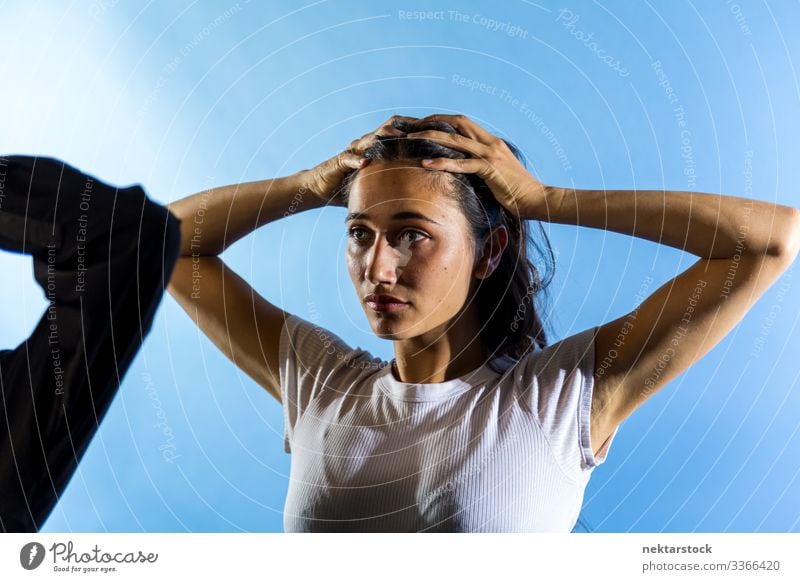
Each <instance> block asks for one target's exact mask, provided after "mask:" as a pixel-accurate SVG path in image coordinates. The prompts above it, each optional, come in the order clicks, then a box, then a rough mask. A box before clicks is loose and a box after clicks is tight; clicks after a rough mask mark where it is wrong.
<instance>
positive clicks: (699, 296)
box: [408, 115, 800, 453]
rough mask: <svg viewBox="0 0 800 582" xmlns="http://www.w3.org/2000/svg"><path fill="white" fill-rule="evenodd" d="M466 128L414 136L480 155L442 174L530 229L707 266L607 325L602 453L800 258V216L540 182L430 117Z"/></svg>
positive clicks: (598, 433) (599, 345) (700, 198)
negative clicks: (476, 183)
mask: <svg viewBox="0 0 800 582" xmlns="http://www.w3.org/2000/svg"><path fill="white" fill-rule="evenodd" d="M424 119H426V120H427V119H440V120H443V121H447V122H448V123H450V124H451V125H453V126H454V127H456V129H458V131H459V135H451V134H447V133H443V132H438V131H422V132H418V133H412V134H409V135H408V137H409V138H426V139H434V140H441V141H442V142H444V143H445V144H446V145H448V146H450V147H455V148H456V149H461V150H463V151H465V152H467V153H470V154H472V155H473V157H471V158H467V159H464V160H450V159H445V158H442V159H435V160H433V161H432V163H430V164H428V165H427V166H428V167H429V168H431V169H432V170H444V171H451V172H459V173H475V174H477V175H479V176H480V177H481V178H483V179H484V180H485V181H486V183H487V185H488V186H489V188H491V190H492V192H493V194H494V195H495V197H496V198H497V200H498V201H499V202H500V203H501V204H502V205H503V206H504V207H506V208H507V209H508V210H509V211H511V212H516V213H519V214H520V215H521V216H523V217H524V218H527V219H531V220H541V221H547V222H559V223H564V224H574V225H576V226H589V227H592V228H601V229H605V230H611V231H614V232H619V233H623V234H631V235H633V236H638V237H641V238H645V239H648V240H651V241H655V242H659V243H663V244H666V245H670V246H673V247H676V248H679V249H682V250H685V251H688V252H690V253H693V254H695V255H697V256H699V257H701V258H700V259H699V260H698V261H697V262H696V263H695V264H694V265H692V266H691V267H690V268H688V269H687V270H686V271H684V272H683V273H681V274H680V275H678V276H677V277H675V278H674V279H672V280H670V281H668V282H667V283H665V284H664V285H662V286H661V287H660V288H659V289H657V290H656V291H655V292H654V293H653V294H652V295H651V296H650V297H648V298H647V299H646V300H645V301H643V302H642V304H641V305H640V306H639V307H638V308H637V309H634V310H633V311H631V312H630V313H628V314H626V315H624V316H622V317H620V318H618V319H616V320H614V321H611V322H609V323H606V324H605V325H602V326H601V327H600V328H599V331H598V333H597V336H596V338H595V355H596V358H595V361H596V364H597V365H596V368H595V388H594V391H593V395H592V418H591V427H592V429H591V433H592V434H591V440H592V450H593V451H594V452H595V453H596V452H597V451H598V450H599V449H600V448H601V447H602V445H603V443H604V442H605V441H606V439H607V438H608V437H609V436H610V435H611V434H612V433H613V431H614V429H615V428H616V427H617V426H618V425H619V423H621V422H622V421H623V420H624V419H625V418H627V416H628V415H630V414H631V412H633V410H635V409H636V408H637V407H638V406H640V405H641V404H642V403H643V402H644V401H645V400H646V399H647V398H649V397H650V396H652V394H653V393H654V392H655V391H656V390H658V389H659V388H661V387H662V386H664V385H665V384H666V383H667V382H669V381H670V380H671V379H672V378H674V377H675V376H677V375H678V374H680V373H681V372H683V371H684V370H686V369H687V368H688V367H689V366H691V365H692V364H693V363H695V362H696V361H698V360H699V359H700V358H702V357H703V356H704V355H705V354H706V353H707V352H708V351H709V350H710V349H711V348H712V347H714V346H715V345H716V344H717V343H718V342H719V341H720V340H722V338H723V337H724V336H725V335H726V334H727V333H728V332H729V331H730V330H731V329H732V328H733V327H734V326H735V325H736V324H737V323H738V322H739V321H740V320H741V319H742V318H743V317H744V315H745V314H746V313H747V311H748V310H749V309H750V308H751V307H752V305H753V303H755V301H756V300H757V299H758V298H759V297H760V296H761V295H762V294H763V293H764V292H765V291H766V290H767V289H768V288H769V287H770V285H772V284H773V283H774V282H775V281H776V280H777V279H778V277H780V276H781V274H782V273H783V272H784V271H785V270H786V269H787V268H788V266H789V265H790V264H791V263H792V262H793V261H794V259H795V257H796V256H797V253H798V248H800V211H798V210H797V209H796V208H792V207H789V206H782V205H778V204H771V203H769V202H761V201H757V200H749V199H746V198H737V197H734V196H724V195H718V194H704V193H698V192H671V191H666V192H665V191H661V190H638V191H637V190H623V191H618V190H614V191H609V190H574V189H566V188H558V187H552V186H547V185H544V184H542V183H541V182H539V180H537V179H536V178H535V177H534V176H532V175H531V174H530V173H529V172H528V171H527V169H526V168H525V167H524V166H523V165H522V164H521V163H520V162H519V160H517V159H516V158H515V157H514V155H513V154H512V153H511V151H510V150H509V148H508V147H507V145H506V144H505V143H504V142H503V140H502V139H500V138H499V137H496V136H494V135H492V134H491V133H489V132H488V131H486V130H485V129H483V128H482V127H481V126H480V125H478V124H476V123H475V122H473V121H472V120H470V119H469V118H467V117H466V116H464V115H431V116H429V117H426V118H424Z"/></svg>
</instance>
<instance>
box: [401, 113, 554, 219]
mask: <svg viewBox="0 0 800 582" xmlns="http://www.w3.org/2000/svg"><path fill="white" fill-rule="evenodd" d="M433 120H437V121H444V122H446V123H449V124H450V125H452V126H453V127H454V128H455V129H456V131H458V134H452V133H447V132H444V131H436V130H432V129H431V130H425V131H419V132H412V133H408V134H406V137H407V138H410V139H415V138H424V139H429V140H432V141H436V142H439V143H441V144H442V145H445V146H447V147H450V148H453V149H456V150H459V151H462V152H465V153H467V154H471V155H472V156H473V157H471V158H467V159H463V160H454V159H451V158H434V159H433V160H432V161H431V162H430V163H424V162H423V164H422V165H423V167H425V168H429V169H431V170H443V171H447V172H453V173H457V174H477V175H478V176H480V177H481V178H482V179H483V180H484V181H485V182H486V185H487V186H489V188H490V189H491V191H492V193H493V194H494V197H495V199H497V201H498V202H499V203H500V204H501V205H502V206H503V207H505V208H506V210H508V211H509V212H512V213H514V214H515V215H516V214H518V215H519V216H520V217H521V218H523V219H534V218H536V219H538V218H539V214H540V213H541V209H542V208H543V207H545V204H546V203H545V200H544V197H545V193H546V191H547V187H546V186H545V185H544V184H542V183H541V182H540V181H539V180H537V179H536V178H535V177H534V176H533V175H531V173H530V172H528V170H527V169H526V168H525V166H523V165H522V163H521V162H520V161H519V160H518V159H517V158H516V156H515V155H514V153H513V152H512V151H511V150H510V149H509V147H508V145H506V143H505V142H504V141H503V140H502V139H500V138H499V137H497V136H495V135H492V134H491V133H489V132H488V131H486V130H485V129H483V128H482V127H481V126H480V125H478V124H477V123H475V122H474V121H472V120H471V119H469V118H468V117H467V116H465V115H445V114H435V115H429V116H428V117H423V118H421V119H420V120H418V121H417V122H416V123H415V125H416V124H420V123H423V122H425V121H433Z"/></svg>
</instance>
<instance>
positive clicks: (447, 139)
mask: <svg viewBox="0 0 800 582" xmlns="http://www.w3.org/2000/svg"><path fill="white" fill-rule="evenodd" d="M406 138H408V139H420V138H422V139H429V140H431V141H435V142H438V143H441V144H443V145H446V146H447V147H450V148H453V149H455V150H458V151H461V152H466V153H469V154H472V155H473V156H475V157H476V158H485V157H486V156H487V155H488V153H489V147H488V146H487V145H484V144H482V143H480V142H479V141H476V140H474V139H472V138H469V137H467V136H464V135H459V134H455V133H447V132H446V131H437V130H435V129H426V130H425V131H415V132H413V133H409V134H408V135H406Z"/></svg>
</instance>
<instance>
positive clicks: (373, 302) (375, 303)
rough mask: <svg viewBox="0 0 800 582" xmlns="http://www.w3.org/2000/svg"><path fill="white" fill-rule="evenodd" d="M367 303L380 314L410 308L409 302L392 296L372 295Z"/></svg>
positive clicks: (368, 296)
mask: <svg viewBox="0 0 800 582" xmlns="http://www.w3.org/2000/svg"><path fill="white" fill-rule="evenodd" d="M366 303H367V305H368V306H369V307H370V308H371V309H374V310H375V311H379V312H393V311H399V310H400V309H403V308H404V307H406V306H408V302H407V301H401V300H400V299H398V298H396V297H393V296H391V295H374V294H370V295H367V298H366Z"/></svg>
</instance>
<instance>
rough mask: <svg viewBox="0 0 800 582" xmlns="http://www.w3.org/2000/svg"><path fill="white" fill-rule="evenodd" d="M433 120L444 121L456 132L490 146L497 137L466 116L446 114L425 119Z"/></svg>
mask: <svg viewBox="0 0 800 582" xmlns="http://www.w3.org/2000/svg"><path fill="white" fill-rule="evenodd" d="M426 120H431V121H444V122H446V123H449V124H450V125H452V126H453V127H454V128H456V130H457V131H458V132H459V133H461V134H463V135H466V136H467V137H469V138H472V139H474V140H476V141H479V142H481V143H483V144H486V145H489V144H490V143H492V141H494V140H495V139H497V138H496V136H494V135H493V134H492V133H490V132H488V131H486V130H485V129H484V128H483V127H481V126H480V125H478V124H477V123H475V122H474V121H472V120H471V119H470V118H469V117H467V116H466V115H462V114H458V115H448V114H446V113H434V114H433V115H429V116H428V117H424V118H423V121H426Z"/></svg>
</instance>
